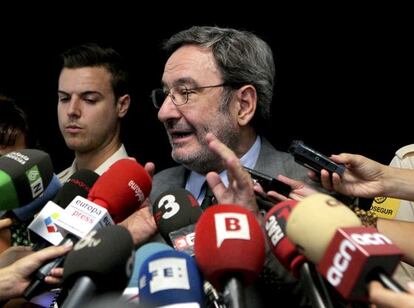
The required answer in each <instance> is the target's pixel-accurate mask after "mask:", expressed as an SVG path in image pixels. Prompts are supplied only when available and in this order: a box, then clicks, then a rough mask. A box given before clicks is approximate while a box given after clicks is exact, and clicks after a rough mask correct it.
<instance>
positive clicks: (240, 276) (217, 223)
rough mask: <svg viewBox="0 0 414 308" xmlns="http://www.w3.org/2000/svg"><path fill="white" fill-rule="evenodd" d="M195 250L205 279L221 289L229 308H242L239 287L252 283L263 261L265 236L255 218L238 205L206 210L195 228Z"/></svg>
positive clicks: (242, 301)
mask: <svg viewBox="0 0 414 308" xmlns="http://www.w3.org/2000/svg"><path fill="white" fill-rule="evenodd" d="M194 248H195V258H196V261H197V264H198V266H199V267H200V269H201V271H202V273H203V274H204V277H205V278H206V279H207V280H208V281H209V282H211V284H212V285H213V286H214V287H215V288H216V289H218V290H223V289H224V298H225V301H226V302H227V303H228V304H230V306H231V307H244V306H245V304H244V296H243V292H242V284H243V285H244V286H247V285H249V284H251V283H253V281H254V280H255V279H256V278H257V277H258V275H259V273H260V271H261V269H262V267H263V264H264V260H265V241H264V236H263V233H262V230H261V227H260V225H259V223H258V222H257V221H256V218H255V216H254V215H253V214H252V213H251V212H250V211H248V210H246V209H244V208H242V207H240V206H237V205H216V206H214V207H209V208H207V209H206V210H205V211H204V213H203V215H202V216H201V217H200V219H199V221H198V223H197V225H196V232H195V242H194ZM247 252H248V253H247Z"/></svg>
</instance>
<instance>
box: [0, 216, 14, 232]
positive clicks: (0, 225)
mask: <svg viewBox="0 0 414 308" xmlns="http://www.w3.org/2000/svg"><path fill="white" fill-rule="evenodd" d="M12 223H13V221H12V220H11V219H10V218H3V219H0V230H1V229H5V228H8V227H10V226H11V225H12Z"/></svg>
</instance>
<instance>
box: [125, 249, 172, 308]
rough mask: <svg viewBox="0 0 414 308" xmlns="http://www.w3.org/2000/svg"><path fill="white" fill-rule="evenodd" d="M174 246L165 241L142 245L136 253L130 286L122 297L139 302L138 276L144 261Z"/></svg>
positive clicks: (128, 300)
mask: <svg viewBox="0 0 414 308" xmlns="http://www.w3.org/2000/svg"><path fill="white" fill-rule="evenodd" d="M164 250H172V248H171V247H170V246H168V245H166V244H163V243H156V242H154V243H147V244H145V245H143V246H141V247H140V248H139V249H138V250H137V251H136V253H135V261H134V270H133V271H132V275H131V278H130V279H129V282H128V286H127V287H126V289H125V290H124V292H123V293H122V297H123V298H124V299H125V300H126V301H127V302H134V303H138V276H139V272H140V270H141V267H142V264H143V263H144V261H145V260H146V259H147V258H148V257H149V256H151V255H153V254H155V253H157V252H160V251H164Z"/></svg>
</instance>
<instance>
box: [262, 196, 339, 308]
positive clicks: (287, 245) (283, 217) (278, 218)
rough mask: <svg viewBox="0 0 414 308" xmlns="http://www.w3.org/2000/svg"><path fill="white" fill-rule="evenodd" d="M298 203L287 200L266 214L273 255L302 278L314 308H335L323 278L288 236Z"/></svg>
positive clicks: (267, 233) (296, 275)
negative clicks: (287, 232)
mask: <svg viewBox="0 0 414 308" xmlns="http://www.w3.org/2000/svg"><path fill="white" fill-rule="evenodd" d="M297 203H298V202H297V201H295V200H285V201H282V202H280V203H278V204H277V205H275V206H274V207H273V208H272V209H270V211H269V212H268V213H267V214H266V218H265V221H266V223H265V231H266V232H265V233H266V235H267V239H268V243H269V246H270V249H271V251H272V253H273V255H274V256H275V257H276V258H277V259H278V260H279V262H280V263H281V264H282V265H283V266H284V267H285V268H286V269H288V270H289V271H290V272H291V273H292V274H293V275H294V276H295V277H296V278H299V277H300V278H301V279H302V281H303V283H304V286H305V288H306V290H307V291H308V294H309V296H310V299H311V300H312V307H319V308H328V307H333V304H332V300H331V297H330V295H329V292H328V290H327V288H326V285H325V282H324V280H323V279H322V276H321V275H320V274H319V273H318V272H317V271H316V268H315V266H314V265H313V264H310V263H309V262H308V261H307V260H306V258H305V256H304V255H302V254H300V252H299V251H298V249H297V248H296V246H295V245H294V244H293V243H292V242H291V241H290V240H289V239H288V238H287V236H286V225H287V222H288V220H289V216H290V213H291V211H292V210H293V209H294V208H295V206H296V204H297Z"/></svg>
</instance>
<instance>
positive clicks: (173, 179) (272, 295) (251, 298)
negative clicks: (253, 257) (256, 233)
mask: <svg viewBox="0 0 414 308" xmlns="http://www.w3.org/2000/svg"><path fill="white" fill-rule="evenodd" d="M254 169H255V170H257V171H260V172H262V173H265V174H268V175H270V176H273V177H276V176H277V175H279V174H282V175H286V176H288V177H291V178H293V179H298V180H305V179H306V178H307V176H306V171H307V170H306V169H305V168H304V167H302V166H301V165H299V164H297V163H295V162H294V160H293V158H292V156H291V155H290V154H288V153H285V152H280V151H278V150H276V149H275V148H274V147H273V146H272V145H271V144H270V143H269V141H268V140H266V139H265V138H263V137H262V144H261V150H260V154H259V158H258V161H257V163H256V166H255V168H254ZM187 175H188V170H186V169H185V168H184V167H182V166H178V167H173V168H168V169H165V170H163V171H161V172H159V173H157V174H156V175H155V176H154V178H153V183H152V191H151V195H150V198H151V200H155V199H156V198H157V197H158V196H159V195H160V194H161V193H163V192H164V191H166V190H168V189H173V188H182V187H185V182H186V176H187ZM265 267H266V268H267V269H268V270H267V274H266V275H262V276H261V278H259V279H258V281H257V282H256V283H255V285H254V286H252V287H250V288H248V290H247V293H246V300H247V307H271V306H272V307H276V306H277V305H280V303H282V302H284V303H286V305H285V306H286V307H297V306H302V307H303V306H307V305H308V304H309V300H308V298H307V296H306V292H305V290H304V288H303V286H302V285H301V283H300V282H299V281H297V280H296V279H295V278H294V277H293V276H292V275H291V274H290V273H289V272H288V271H287V270H286V269H285V268H284V267H283V266H282V265H281V264H280V263H279V261H278V260H277V259H276V258H275V257H274V256H273V254H272V253H271V252H270V251H269V253H268V255H267V260H266V264H265ZM269 269H270V270H271V271H270V272H271V277H268V274H269ZM264 276H267V277H264ZM270 305H271V306H270Z"/></svg>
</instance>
